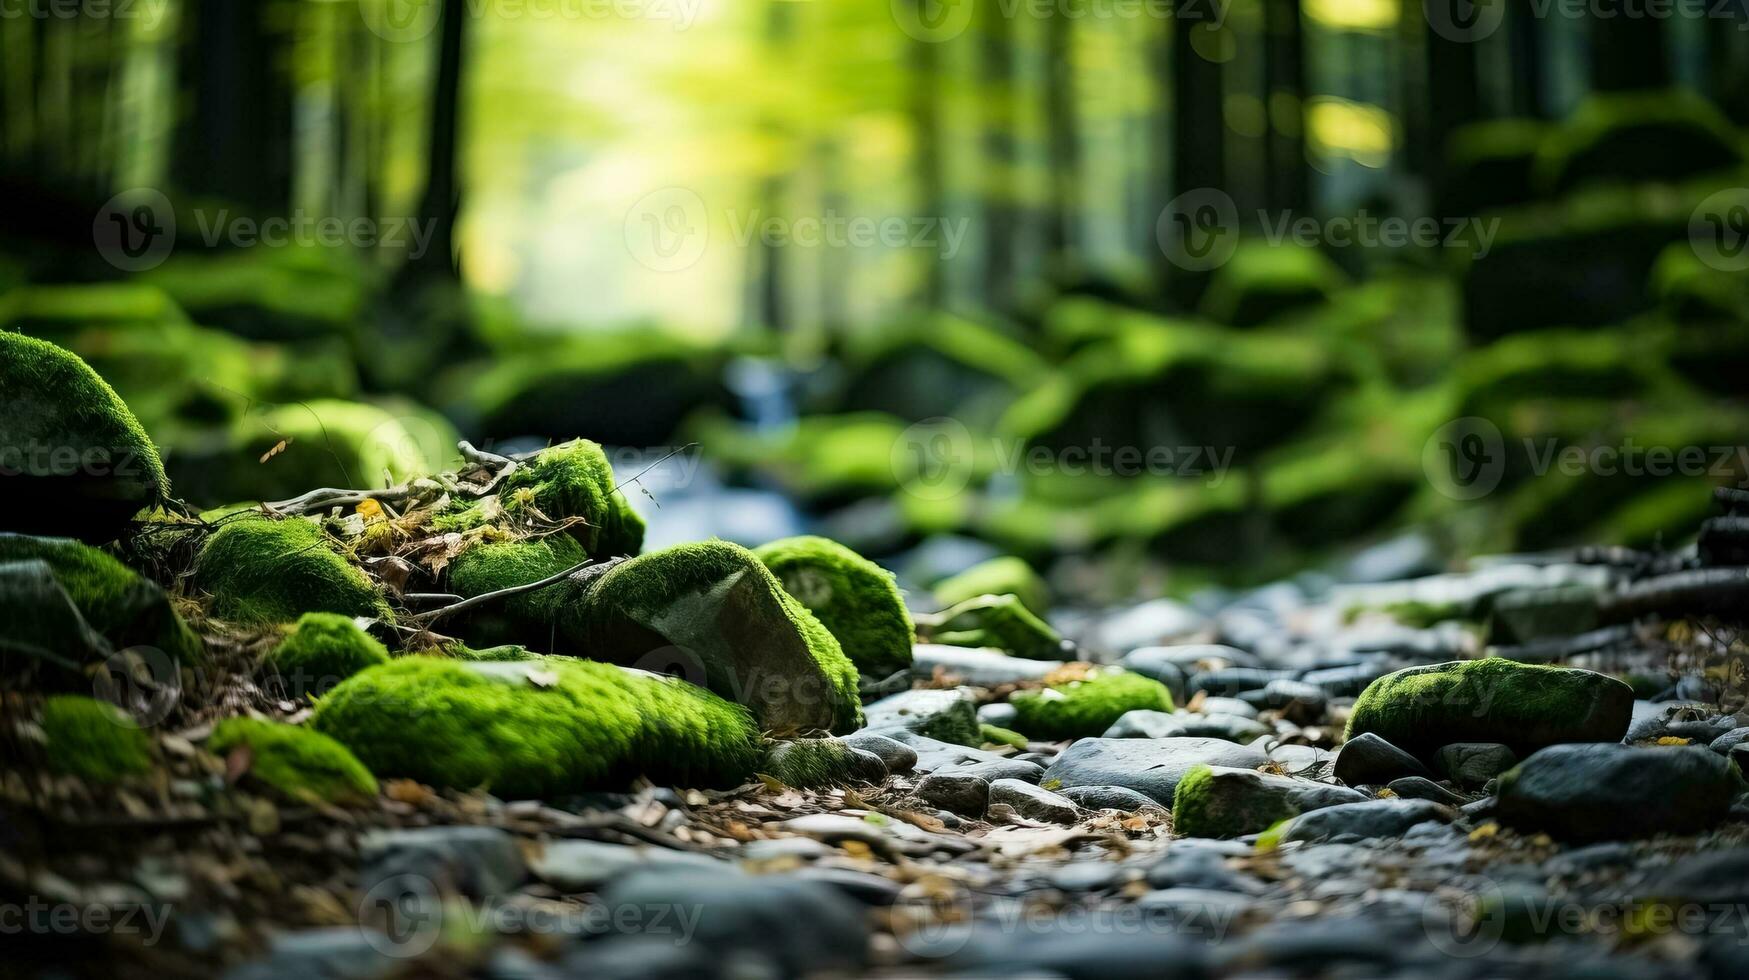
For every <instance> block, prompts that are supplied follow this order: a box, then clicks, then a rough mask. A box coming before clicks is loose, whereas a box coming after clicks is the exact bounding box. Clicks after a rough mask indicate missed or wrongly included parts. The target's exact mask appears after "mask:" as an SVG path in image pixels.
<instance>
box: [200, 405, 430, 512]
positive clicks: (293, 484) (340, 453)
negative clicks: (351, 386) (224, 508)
mask: <svg viewBox="0 0 1749 980" xmlns="http://www.w3.org/2000/svg"><path fill="white" fill-rule="evenodd" d="M454 437H455V433H454V431H453V430H451V429H450V428H449V427H448V425H447V424H446V423H445V424H442V425H440V424H439V423H438V422H436V421H433V417H432V416H430V415H429V414H428V413H420V414H419V415H408V414H400V415H397V414H395V413H394V412H390V411H389V410H387V409H384V408H381V407H379V406H376V405H372V404H368V403H365V402H349V401H340V400H337V399H316V400H311V401H303V402H297V403H293V404H286V405H278V406H273V407H270V408H266V409H262V410H260V411H256V412H251V413H249V414H247V415H245V416H243V417H242V418H240V419H238V420H237V421H236V422H235V423H234V424H233V425H232V426H231V427H230V430H229V431H228V432H227V433H226V434H225V436H224V437H223V439H222V440H219V441H215V442H213V443H210V444H208V445H206V446H205V447H203V448H198V449H193V448H191V449H189V450H187V451H183V452H179V453H178V454H177V455H176V456H175V457H174V458H173V460H172V465H171V470H172V473H173V474H174V475H175V477H176V479H177V487H178V489H179V490H180V491H181V492H182V493H183V494H184V495H185V496H186V497H187V498H189V499H193V500H199V501H202V502H205V503H216V502H221V501H231V500H280V499H284V498H287V497H291V496H295V495H296V494H298V493H301V492H303V491H305V490H308V489H310V488H311V487H347V488H356V489H375V488H379V487H386V486H392V485H394V484H397V483H401V482H404V481H406V480H409V479H412V478H414V477H417V476H424V475H426V474H427V473H430V472H432V471H433V470H435V469H436V468H438V467H439V466H440V465H441V464H442V463H443V462H444V461H445V460H446V459H447V458H448V455H449V454H448V452H447V451H446V450H444V449H442V448H440V447H442V446H445V445H447V446H453V445H454V444H455V443H454Z"/></svg>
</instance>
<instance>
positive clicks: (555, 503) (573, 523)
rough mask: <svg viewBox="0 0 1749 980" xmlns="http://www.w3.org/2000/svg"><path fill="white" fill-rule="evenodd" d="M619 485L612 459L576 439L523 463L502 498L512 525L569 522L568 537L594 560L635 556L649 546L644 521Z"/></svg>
mask: <svg viewBox="0 0 1749 980" xmlns="http://www.w3.org/2000/svg"><path fill="white" fill-rule="evenodd" d="M616 486H617V483H616V481H615V479H614V475H613V465H612V464H611V463H609V462H608V460H607V454H606V453H605V452H603V451H602V449H601V447H600V446H599V445H597V444H596V443H593V442H590V441H589V440H587V439H576V440H573V441H571V442H567V443H564V444H562V445H558V446H554V447H552V448H551V449H548V450H546V451H544V452H542V453H541V454H540V455H538V456H536V457H534V458H533V459H530V460H528V461H526V462H524V463H523V464H522V465H521V466H520V467H518V468H517V470H516V471H515V472H513V473H511V474H510V475H509V476H508V477H505V479H504V482H503V483H502V484H501V485H500V486H499V489H498V498H499V502H500V503H501V504H502V505H503V508H504V514H505V516H506V517H508V518H510V519H512V520H513V521H514V520H517V519H519V518H523V517H528V518H532V519H543V518H544V519H545V520H546V521H552V522H569V523H568V528H567V529H568V531H569V533H570V534H571V536H572V537H574V538H575V539H576V540H577V543H578V544H579V545H581V546H582V548H583V550H584V552H585V553H586V554H588V555H589V556H590V557H593V558H612V557H616V556H620V555H635V554H637V553H638V551H639V550H640V549H641V548H642V547H643V545H644V519H643V518H641V517H639V516H638V515H637V513H636V512H635V511H633V510H632V508H631V504H629V503H627V502H626V499H625V495H624V494H623V493H621V492H620V491H619V490H617V489H615V488H616Z"/></svg>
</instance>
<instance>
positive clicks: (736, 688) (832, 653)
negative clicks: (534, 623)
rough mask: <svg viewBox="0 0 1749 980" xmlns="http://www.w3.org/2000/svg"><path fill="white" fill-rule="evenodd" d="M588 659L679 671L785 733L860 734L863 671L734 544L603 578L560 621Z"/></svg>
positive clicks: (634, 562)
mask: <svg viewBox="0 0 1749 980" xmlns="http://www.w3.org/2000/svg"><path fill="white" fill-rule="evenodd" d="M559 634H560V638H561V639H562V640H564V641H566V642H568V643H570V644H571V649H574V650H577V651H579V652H584V653H586V654H587V655H588V656H590V657H594V658H597V659H602V660H611V661H612V662H614V663H620V664H626V665H630V666H636V667H643V668H646V669H652V670H658V671H662V672H669V671H678V672H679V673H680V675H681V676H683V677H686V678H687V679H689V680H695V681H697V682H698V683H700V685H701V686H703V687H707V688H709V689H711V690H712V691H715V692H716V693H718V694H720V695H722V696H723V697H726V698H730V699H732V700H735V701H738V702H740V703H741V704H744V705H746V706H747V707H749V708H751V709H752V710H753V714H754V716H755V717H756V718H758V720H759V723H760V725H762V726H764V728H765V729H766V730H767V731H771V732H775V733H779V734H799V733H806V732H810V731H828V732H832V733H834V734H842V733H845V732H849V731H854V730H855V729H856V728H857V727H858V726H859V725H860V724H861V722H862V704H861V700H860V698H859V697H858V693H857V680H858V674H857V672H856V666H855V665H854V664H852V663H851V662H850V659H849V658H848V657H846V656H845V655H844V650H843V648H842V647H841V646H839V644H838V640H837V639H836V638H834V637H833V636H832V633H831V632H830V631H829V630H827V629H826V627H825V626H824V625H822V624H821V623H820V621H819V620H818V619H817V618H815V616H814V614H813V613H811V612H809V611H808V608H807V607H806V606H804V605H802V604H801V603H800V602H798V601H797V600H796V599H795V598H794V597H793V596H791V595H790V594H789V593H788V592H785V591H784V589H783V586H782V584H780V583H779V582H778V580H777V577H776V576H775V575H773V574H772V573H771V570H770V569H768V568H766V567H765V564H764V563H763V562H761V561H760V560H759V558H758V556H756V555H754V554H753V553H752V552H751V551H748V550H747V549H746V548H743V547H741V546H739V545H735V544H730V543H729V542H726V541H704V542H699V543H696V544H686V545H679V546H676V547H673V548H668V549H666V550H663V551H658V552H654V553H652V554H648V555H644V556H642V557H639V558H633V559H631V560H629V561H625V562H622V563H620V564H618V565H616V566H614V567H613V568H610V569H608V570H607V571H605V572H603V573H601V575H600V576H599V577H597V578H595V579H594V581H593V582H592V583H590V585H589V587H588V590H587V591H586V592H585V593H584V594H583V595H582V596H581V597H580V598H578V599H575V600H571V601H568V602H567V605H566V606H565V607H564V609H562V610H561V612H560V618H559Z"/></svg>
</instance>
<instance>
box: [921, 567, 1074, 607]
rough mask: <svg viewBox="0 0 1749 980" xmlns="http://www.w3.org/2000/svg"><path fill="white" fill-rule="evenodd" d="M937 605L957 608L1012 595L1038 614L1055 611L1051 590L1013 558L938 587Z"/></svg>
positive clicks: (968, 570) (977, 568)
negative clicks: (970, 601) (972, 601)
mask: <svg viewBox="0 0 1749 980" xmlns="http://www.w3.org/2000/svg"><path fill="white" fill-rule="evenodd" d="M934 592H935V601H937V602H939V603H941V604H942V605H943V606H954V605H958V604H959V603H962V602H965V601H966V600H968V599H976V598H978V597H979V596H986V595H1011V596H1013V597H1015V598H1016V599H1019V600H1020V604H1021V605H1023V606H1025V607H1026V608H1027V609H1029V610H1031V611H1032V612H1034V613H1039V614H1042V613H1044V612H1046V611H1047V610H1049V609H1050V608H1051V590H1050V587H1049V586H1047V585H1045V580H1044V579H1042V578H1040V577H1039V574H1038V573H1037V572H1035V571H1033V570H1032V566H1031V565H1028V564H1027V563H1026V562H1025V561H1024V560H1022V559H1020V558H1015V557H1013V556H1012V555H1004V556H1002V557H1000V558H992V559H990V560H989V561H986V562H980V563H978V564H976V565H973V566H972V567H971V568H968V569H966V570H965V571H963V572H961V573H959V574H958V575H955V576H953V577H951V578H948V579H944V580H942V581H941V582H938V583H936V585H935V589H934Z"/></svg>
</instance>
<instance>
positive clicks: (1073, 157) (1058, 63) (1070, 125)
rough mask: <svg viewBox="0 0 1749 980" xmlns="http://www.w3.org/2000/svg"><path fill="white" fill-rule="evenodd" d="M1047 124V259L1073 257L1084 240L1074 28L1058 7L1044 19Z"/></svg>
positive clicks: (1056, 259)
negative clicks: (1082, 239) (1049, 196)
mask: <svg viewBox="0 0 1749 980" xmlns="http://www.w3.org/2000/svg"><path fill="white" fill-rule="evenodd" d="M1044 29H1045V127H1046V134H1047V135H1046V151H1047V154H1048V157H1049V160H1050V167H1051V200H1050V211H1049V213H1048V215H1047V218H1046V222H1045V251H1046V256H1047V258H1048V259H1050V260H1052V261H1060V260H1062V259H1065V258H1067V257H1069V256H1070V255H1071V254H1072V253H1073V252H1074V250H1075V248H1076V245H1077V244H1078V241H1079V238H1080V223H1081V135H1080V119H1079V113H1078V111H1077V106H1076V102H1075V66H1074V50H1075V32H1074V24H1073V22H1071V21H1070V19H1069V18H1068V17H1066V16H1064V15H1063V13H1062V12H1060V11H1058V12H1056V13H1053V14H1051V15H1049V16H1047V17H1046V18H1045V23H1044Z"/></svg>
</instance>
